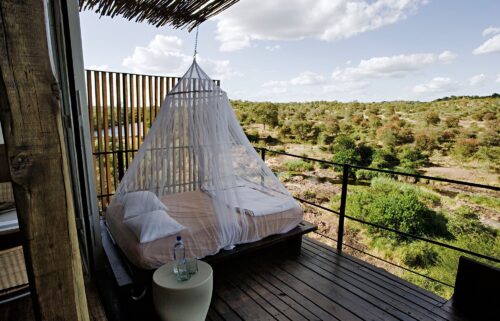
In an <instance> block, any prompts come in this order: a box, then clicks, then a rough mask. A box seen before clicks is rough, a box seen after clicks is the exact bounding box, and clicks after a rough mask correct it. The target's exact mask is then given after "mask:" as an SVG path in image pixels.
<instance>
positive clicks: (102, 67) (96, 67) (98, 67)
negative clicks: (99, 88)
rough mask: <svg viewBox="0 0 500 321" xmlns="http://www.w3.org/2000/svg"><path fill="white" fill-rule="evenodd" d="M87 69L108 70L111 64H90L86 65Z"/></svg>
mask: <svg viewBox="0 0 500 321" xmlns="http://www.w3.org/2000/svg"><path fill="white" fill-rule="evenodd" d="M85 69H90V70H102V71H106V70H109V65H90V66H87V67H85Z"/></svg>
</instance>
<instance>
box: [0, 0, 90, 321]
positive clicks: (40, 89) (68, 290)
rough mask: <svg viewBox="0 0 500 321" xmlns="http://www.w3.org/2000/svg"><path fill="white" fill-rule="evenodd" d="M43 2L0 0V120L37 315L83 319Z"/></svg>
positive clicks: (80, 277)
mask: <svg viewBox="0 0 500 321" xmlns="http://www.w3.org/2000/svg"><path fill="white" fill-rule="evenodd" d="M49 57H50V56H49V47H48V43H47V31H46V24H45V15H44V2H43V1H39V0H26V1H16V0H0V72H1V77H0V121H1V122H2V128H3V133H4V138H5V143H6V147H7V156H8V159H9V168H10V174H11V177H12V181H13V187H14V197H15V200H16V205H17V213H18V216H19V224H20V228H21V232H22V235H23V241H24V245H23V246H24V253H25V257H26V262H27V269H28V276H29V281H30V286H31V289H32V298H33V306H34V312H35V316H36V318H37V319H38V320H89V313H88V308H87V301H86V297H85V287H84V282H83V273H82V265H81V259H80V251H79V246H78V238H77V232H76V224H75V214H74V207H73V196H72V191H71V184H70V176H69V171H68V161H67V154H66V146H65V140H64V137H63V127H62V117H61V103H60V99H59V97H60V92H59V86H58V84H57V82H56V79H55V77H54V74H53V70H52V67H51V63H50V58H49Z"/></svg>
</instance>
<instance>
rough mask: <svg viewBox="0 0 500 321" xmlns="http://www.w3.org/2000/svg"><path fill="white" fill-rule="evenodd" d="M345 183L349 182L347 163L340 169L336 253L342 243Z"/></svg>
mask: <svg viewBox="0 0 500 321" xmlns="http://www.w3.org/2000/svg"><path fill="white" fill-rule="evenodd" d="M347 184H349V164H344V166H343V170H342V194H341V195H340V210H339V212H340V215H339V228H338V231H337V252H338V253H342V245H343V243H344V219H345V207H346V201H347Z"/></svg>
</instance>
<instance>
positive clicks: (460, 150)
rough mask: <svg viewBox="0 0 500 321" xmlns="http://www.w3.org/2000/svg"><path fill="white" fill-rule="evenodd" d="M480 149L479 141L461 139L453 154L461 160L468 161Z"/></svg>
mask: <svg viewBox="0 0 500 321" xmlns="http://www.w3.org/2000/svg"><path fill="white" fill-rule="evenodd" d="M478 149H479V140H477V139H476V138H461V139H459V140H457V142H456V144H455V147H454V148H453V153H454V154H455V156H457V157H458V158H461V159H467V158H469V157H471V156H472V155H474V153H475V152H477V151H478Z"/></svg>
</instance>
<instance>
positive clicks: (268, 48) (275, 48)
mask: <svg viewBox="0 0 500 321" xmlns="http://www.w3.org/2000/svg"><path fill="white" fill-rule="evenodd" d="M265 48H266V50H269V51H276V50H279V49H281V46H280V45H274V46H266V47H265Z"/></svg>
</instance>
